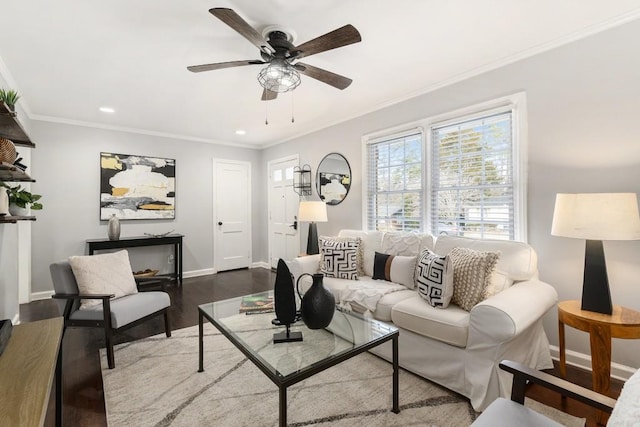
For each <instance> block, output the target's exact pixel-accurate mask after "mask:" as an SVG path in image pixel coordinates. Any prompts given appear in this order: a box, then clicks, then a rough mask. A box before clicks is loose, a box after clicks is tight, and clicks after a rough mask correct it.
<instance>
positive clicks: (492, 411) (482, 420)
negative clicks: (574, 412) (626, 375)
mask: <svg viewBox="0 0 640 427" xmlns="http://www.w3.org/2000/svg"><path fill="white" fill-rule="evenodd" d="M499 366H500V368H501V369H503V370H505V371H507V372H509V373H511V374H513V384H512V387H511V400H509V399H505V398H503V397H499V398H497V399H496V400H494V401H493V403H491V404H490V405H489V406H488V407H487V409H485V410H484V412H482V414H481V415H480V416H479V417H478V418H477V419H476V420H475V422H474V423H473V424H472V426H473V427H496V426H498V427H499V426H536V427H546V426H549V427H561V426H562V425H561V424H558V423H557V422H555V421H552V420H550V419H549V418H547V417H545V416H544V415H542V414H540V413H538V412H536V411H534V410H533V409H530V408H528V407H526V406H524V397H525V389H526V386H527V384H529V383H533V384H539V385H541V386H542V387H544V388H548V389H550V390H553V391H556V392H558V393H560V394H561V395H562V396H566V397H570V398H572V399H575V400H578V401H580V402H583V403H585V404H587V405H589V406H591V407H593V408H596V409H599V410H601V411H603V412H606V413H612V411H613V416H612V418H611V419H610V420H609V423H608V424H607V425H611V426H618V425H637V424H635V422H638V421H640V420H639V419H637V418H636V419H635V420H632V419H630V418H629V414H628V412H627V411H623V409H622V405H623V404H621V402H623V401H625V400H626V401H629V402H631V405H635V407H636V409H635V410H634V411H633V412H635V415H636V416H637V415H638V413H640V412H638V409H637V407H638V406H639V405H638V404H637V403H636V402H637V401H638V399H637V396H636V395H637V391H636V392H635V394H633V396H636V397H635V398H632V397H631V396H632V393H633V392H632V391H631V389H632V387H633V386H631V384H632V383H633V382H634V381H631V380H630V381H629V385H630V387H627V384H625V387H624V389H623V392H622V395H621V396H620V398H619V399H618V402H616V400H614V399H612V398H610V397H607V396H604V395H602V394H598V393H596V392H594V391H591V390H589V389H586V388H584V387H580V386H577V385H575V384H572V383H570V382H568V381H565V380H563V379H560V378H557V377H554V376H552V375H549V374H546V373H544V372H540V371H536V370H534V369H531V368H529V367H527V366H525V365H522V364H521V363H517V362H513V361H510V360H503V361H502V362H500V365H499ZM636 376H638V374H636ZM636 382H637V381H636ZM635 388H636V389H638V386H637V385H635ZM625 394H629V396H627V397H625ZM629 402H627V403H626V405H627V406H629ZM627 422H628V424H627Z"/></svg>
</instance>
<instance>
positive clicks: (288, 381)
mask: <svg viewBox="0 0 640 427" xmlns="http://www.w3.org/2000/svg"><path fill="white" fill-rule="evenodd" d="M210 304H213V303H209V304H202V305H200V306H198V339H199V345H198V350H199V352H198V356H199V360H198V361H199V364H198V372H204V366H203V363H204V340H203V337H204V318H206V319H207V320H208V321H209V322H211V324H212V325H213V326H215V327H216V328H217V329H218V330H219V331H220V332H221V333H222V334H223V335H224V336H225V337H227V339H228V340H229V341H231V342H232V343H233V344H234V345H235V346H236V347H237V348H238V350H240V351H241V352H242V353H243V354H244V355H245V356H246V357H247V359H249V360H251V361H252V362H253V364H254V365H256V366H257V367H258V368H259V369H260V370H261V371H262V372H263V373H264V374H265V375H266V376H267V377H268V378H269V379H270V380H271V381H272V382H273V383H274V384H275V385H276V386H278V390H279V425H280V427H285V426H286V425H287V388H288V387H290V386H292V385H294V384H297V383H299V382H300V381H303V380H305V379H307V378H309V377H311V376H313V375H315V374H317V373H319V372H322V371H324V370H326V369H329V368H331V367H332V366H335V365H337V364H339V363H341V362H344V361H345V360H348V359H350V358H352V357H354V356H357V355H358V354H360V353H363V352H365V351H367V350H369V349H371V348H373V347H376V346H378V345H380V344H383V343H385V342H387V341H391V342H392V366H393V375H392V384H393V407H392V409H391V411H392V412H394V413H396V414H397V413H399V412H400V405H399V400H400V399H399V387H398V382H399V367H398V336H399V332H398V330H397V329H396V330H395V331H391V332H389V333H388V334H386V335H383V336H380V337H378V338H376V339H373V340H371V341H369V342H367V343H364V344H361V345H358V346H355V347H354V348H352V349H349V350H347V351H345V352H343V353H341V354H338V355H335V356H332V357H329V358H326V359H325V360H322V361H319V362H317V363H314V364H313V366H310V367H307V368H305V369H302V370H300V371H298V372H294V373H292V374H289V375H286V376H283V375H279V374H277V371H275V370H272V369H270V367H269V366H267V365H266V362H265V361H264V360H263V359H262V358H261V357H260V356H258V355H256V354H255V353H254V352H253V351H251V349H249V348H247V347H246V345H245V344H244V343H243V342H241V341H239V340H238V339H237V338H236V337H235V336H234V335H233V334H232V333H231V332H230V331H229V330H227V328H226V327H225V326H224V325H222V324H221V323H219V322H217V321H216V319H215V318H213V317H212V316H210V315H209V314H208V313H207V312H206V310H205V307H208V306H210ZM344 314H345V315H348V316H355V315H351V314H349V313H344ZM374 322H375V321H374ZM274 331H275V330H274ZM277 345H279V346H283V345H289V344H288V343H281V344H277ZM274 371H275V372H274Z"/></svg>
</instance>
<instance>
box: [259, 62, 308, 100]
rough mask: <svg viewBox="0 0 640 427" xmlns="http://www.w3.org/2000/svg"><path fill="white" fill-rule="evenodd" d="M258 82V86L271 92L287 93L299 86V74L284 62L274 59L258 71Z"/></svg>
mask: <svg viewBox="0 0 640 427" xmlns="http://www.w3.org/2000/svg"><path fill="white" fill-rule="evenodd" d="M258 82H259V83H260V86H262V87H263V88H265V89H266V90H269V91H271V92H277V93H283V92H289V91H290V90H294V89H295V88H297V87H298V86H299V85H300V73H298V71H296V69H295V68H293V67H292V66H291V64H289V63H287V62H286V61H276V60H275V59H274V60H273V61H271V63H270V64H269V65H268V66H266V67H265V68H263V69H262V70H260V72H259V73H258Z"/></svg>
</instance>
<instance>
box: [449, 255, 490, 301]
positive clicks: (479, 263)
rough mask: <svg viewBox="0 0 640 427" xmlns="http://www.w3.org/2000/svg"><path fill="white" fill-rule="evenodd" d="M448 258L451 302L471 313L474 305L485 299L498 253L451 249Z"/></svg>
mask: <svg viewBox="0 0 640 427" xmlns="http://www.w3.org/2000/svg"><path fill="white" fill-rule="evenodd" d="M449 256H450V257H451V261H452V263H453V297H452V298H451V302H452V303H453V304H457V305H458V306H459V307H460V308H462V309H464V310H466V311H471V309H472V308H473V307H474V306H475V305H476V304H478V303H479V302H481V301H484V300H485V299H486V298H487V289H488V288H489V286H490V285H491V280H492V277H493V270H494V269H495V268H496V264H497V263H498V259H499V258H500V252H484V251H476V250H473V249H469V248H453V249H452V250H451V252H449Z"/></svg>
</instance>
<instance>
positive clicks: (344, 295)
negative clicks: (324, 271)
mask: <svg viewBox="0 0 640 427" xmlns="http://www.w3.org/2000/svg"><path fill="white" fill-rule="evenodd" d="M405 289H407V288H406V287H405V286H402V285H398V284H397V283H391V282H386V281H371V282H369V281H366V282H365V281H357V282H355V283H354V284H353V285H348V286H347V287H346V288H344V289H343V290H342V291H340V292H339V295H337V297H338V300H339V304H340V306H341V307H342V308H344V309H346V310H349V311H360V310H357V309H355V307H354V306H357V307H362V309H364V310H365V315H368V314H371V313H373V312H374V311H376V306H377V305H378V301H379V300H380V298H382V297H383V296H385V295H386V294H390V293H391V292H398V291H402V290H405ZM354 309H355V310H354Z"/></svg>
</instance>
